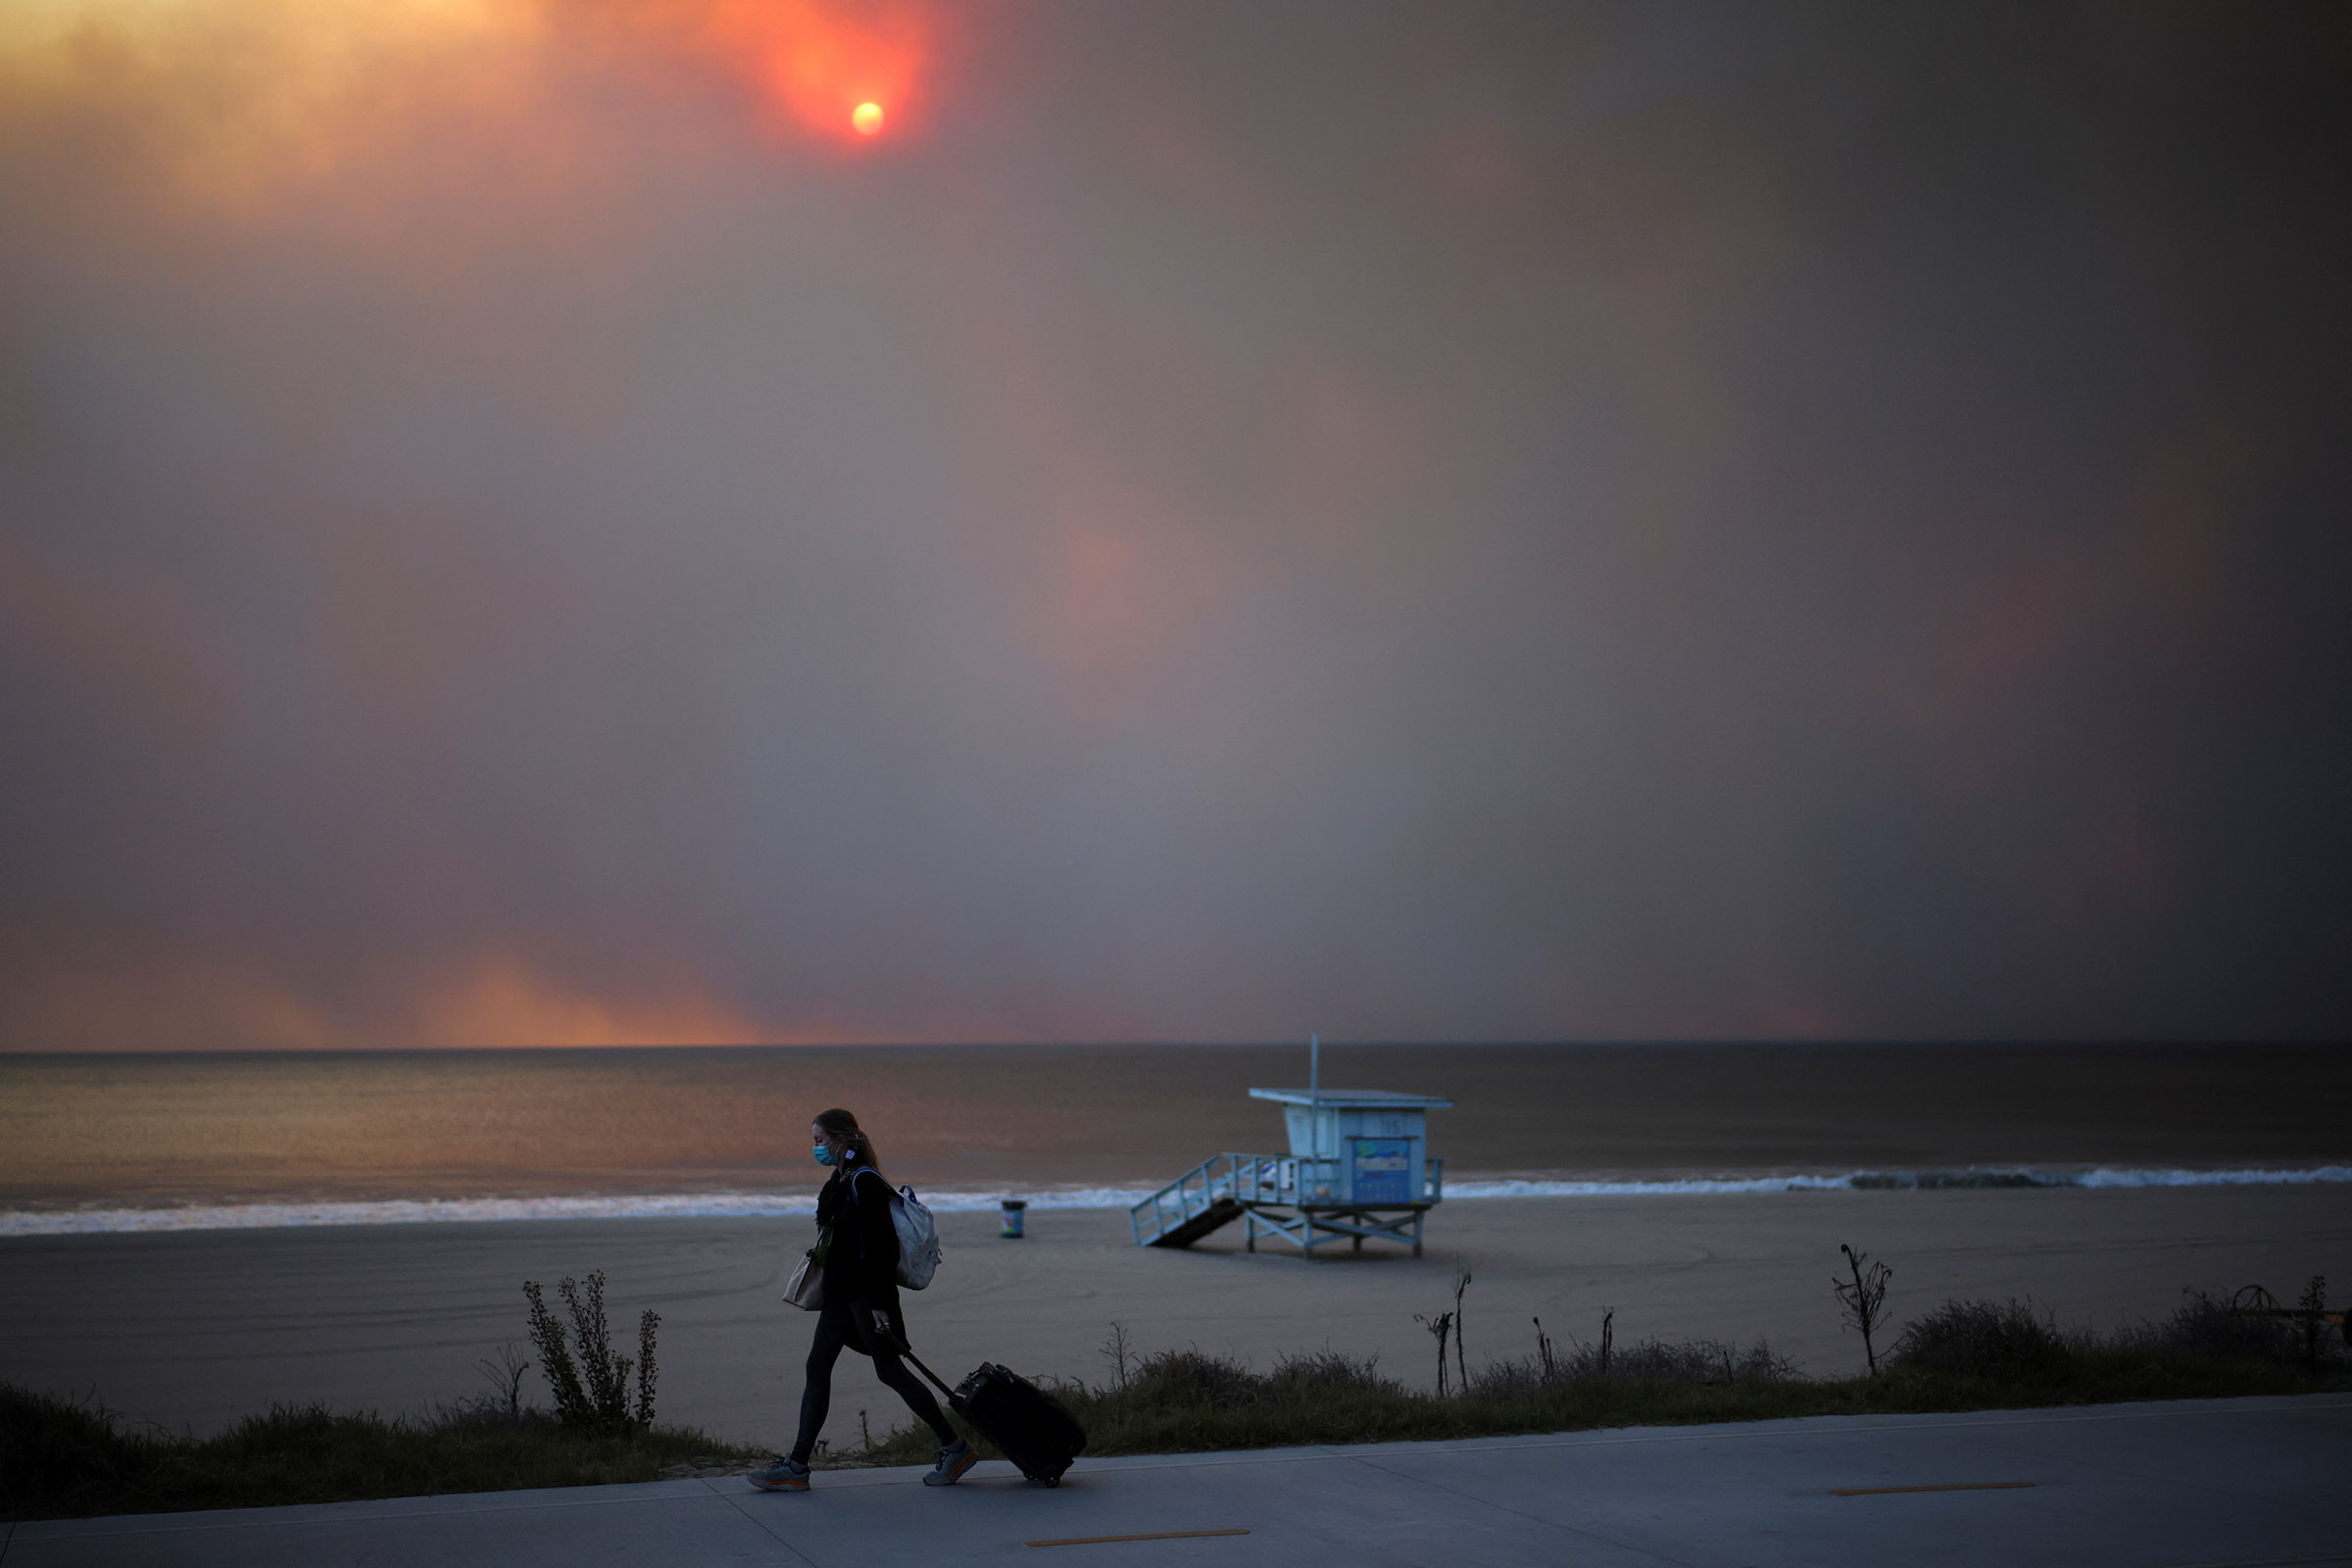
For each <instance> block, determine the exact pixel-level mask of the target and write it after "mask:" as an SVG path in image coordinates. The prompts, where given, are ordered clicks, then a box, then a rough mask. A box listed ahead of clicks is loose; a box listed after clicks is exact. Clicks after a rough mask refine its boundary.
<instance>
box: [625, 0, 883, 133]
mask: <svg viewBox="0 0 2352 1568" xmlns="http://www.w3.org/2000/svg"><path fill="white" fill-rule="evenodd" d="M665 9H670V10H672V13H673V15H674V14H683V15H684V16H685V17H695V16H696V15H697V14H698V13H699V21H700V23H701V26H700V28H699V30H700V31H701V33H702V36H703V37H704V38H705V39H706V40H708V42H709V43H710V45H711V46H712V47H713V48H714V49H716V50H717V52H718V53H720V54H721V56H722V57H723V58H725V59H726V60H727V61H728V62H729V63H730V64H732V65H734V66H735V67H736V69H737V70H739V71H741V72H743V73H745V74H747V75H748V76H750V77H751V79H752V80H753V81H754V82H756V83H757V84H758V85H759V86H760V88H761V90H762V91H764V92H765V93H766V95H767V97H768V98H769V100H770V101H771V102H773V103H774V104H775V105H776V106H777V107H778V108H781V109H783V110H785V111H786V112H787V113H788V114H790V115H791V116H792V117H793V118H794V119H795V120H797V121H798V122H800V123H801V124H802V125H803V126H804V127H806V128H808V129H810V130H814V131H817V132H819V133H821V134H824V135H828V136H844V135H847V136H855V137H859V138H862V137H868V136H873V135H876V134H878V133H879V132H880V131H881V129H882V127H883V123H884V118H885V110H884V106H885V105H888V106H889V111H888V112H889V114H891V115H893V116H896V115H899V114H900V112H901V110H902V109H903V108H904V106H905V104H906V103H907V99H908V97H909V96H910V94H911V92H912V89H913V87H914V84H915V82H916V80H917V78H918V77H919V76H920V74H921V73H922V67H923V64H924V59H925V56H926V53H927V51H926V48H925V42H926V40H925V35H924V29H923V27H922V26H921V22H920V17H919V15H918V14H917V13H916V12H915V11H913V10H911V9H908V8H905V7H891V6H867V7H859V8H857V9H852V8H851V7H848V6H845V5H840V4H835V3H829V0H671V5H670V6H669V7H665Z"/></svg>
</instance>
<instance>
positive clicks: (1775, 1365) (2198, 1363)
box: [862, 1299, 2352, 1464]
mask: <svg viewBox="0 0 2352 1568" xmlns="http://www.w3.org/2000/svg"><path fill="white" fill-rule="evenodd" d="M2304 1356H2305V1351H2304V1347H2303V1344H2302V1341H2301V1339H2300V1337H2299V1335H2298V1334H2297V1333H2296V1332H2295V1331H2294V1330H2292V1329H2291V1328H2289V1327H2288V1326H2286V1325H2284V1324H2280V1323H2277V1322H2268V1321H2264V1320H2261V1319H2249V1318H2241V1317H2232V1316H2230V1315H2229V1312H2228V1310H2227V1309H2226V1308H2224V1307H2222V1306H2220V1305H2218V1304H2216V1303H2213V1302H2210V1301H2206V1300H2204V1299H2191V1300H2189V1301H2188V1302H2186V1303H2185V1304H2183V1305H2182V1306H2181V1307H2180V1309H2179V1310H2177V1311H2176V1312H2175V1313H2174V1314H2173V1315H2172V1316H2171V1317H2170V1318H2168V1319H2167V1320H2166V1321H2164V1322H2163V1323H2160V1324H2141V1325H2137V1326H2135V1327H2132V1328H2129V1329H2125V1330H2121V1331H2117V1332H2114V1333H2109V1334H2097V1333H2092V1332H2090V1331H2086V1330H2085V1331H2066V1330H2061V1329H2059V1328H2057V1327H2056V1326H2054V1325H2053V1324H2052V1323H2051V1322H2050V1321H2049V1318H2048V1316H2047V1314H2046V1313H2041V1312H2037V1311H2036V1310H2035V1309H2034V1307H2033V1306H2032V1304H2031V1303H2027V1302H2019V1301H2010V1302H1989V1301H1954V1302H1948V1303H1946V1304H1945V1305H1944V1306H1942V1307H1939V1308H1937V1309H1936V1311H1934V1312H1931V1313H1929V1314H1928V1315H1927V1316H1926V1317H1923V1318H1921V1319H1919V1320H1918V1321H1916V1322H1914V1323H1912V1324H1911V1325H1910V1326H1909V1327H1908V1328H1906V1329H1905V1330H1904V1331H1903V1334H1902V1336H1901V1337H1900V1338H1899V1339H1898V1340H1897V1341H1896V1343H1895V1346H1894V1348H1893V1349H1892V1350H1891V1351H1890V1352H1883V1353H1882V1358H1881V1368H1882V1369H1881V1371H1880V1372H1879V1374H1878V1375H1877V1376H1876V1377H1869V1376H1865V1377H1854V1378H1808V1377H1803V1376H1800V1375H1799V1374H1797V1373H1796V1372H1795V1371H1794V1369H1793V1368H1792V1367H1791V1366H1790V1365H1789V1362H1788V1361H1787V1360H1786V1359H1784V1358H1783V1357H1781V1356H1779V1355H1776V1354H1775V1353H1774V1352H1773V1351H1772V1349H1771V1348H1769V1347H1768V1346H1766V1345H1764V1344H1763V1343H1762V1342H1758V1343H1756V1344H1753V1345H1749V1346H1745V1347H1741V1346H1735V1345H1727V1344H1724V1343H1721V1342H1717V1341H1708V1340H1691V1341H1681V1342H1671V1343H1670V1342H1666V1341H1660V1340H1654V1339H1653V1340H1644V1341H1641V1342H1638V1343H1635V1344H1632V1345H1620V1346H1615V1347H1613V1348H1604V1347H1603V1346H1601V1345H1580V1346H1575V1347H1572V1348H1569V1349H1567V1350H1566V1351H1558V1350H1557V1349H1556V1348H1555V1347H1553V1346H1552V1345H1551V1344H1550V1343H1549V1342H1548V1341H1540V1342H1539V1347H1538V1351H1537V1353H1536V1354H1534V1355H1531V1356H1527V1357H1524V1358H1521V1359H1516V1360H1500V1361H1490V1362H1489V1363H1488V1364H1487V1365H1486V1366H1485V1367H1484V1368H1482V1369H1480V1370H1478V1371H1476V1372H1473V1373H1472V1374H1471V1375H1470V1377H1469V1379H1468V1387H1467V1389H1466V1390H1464V1392H1462V1393H1459V1394H1453V1395H1446V1396H1441V1395H1436V1394H1430V1393H1425V1392H1422V1391H1420V1390H1416V1389H1409V1388H1406V1387H1405V1386H1404V1385H1403V1384H1402V1383H1400V1382H1399V1381H1397V1379H1395V1378H1392V1377H1390V1376H1388V1375H1386V1374H1385V1373H1384V1372H1383V1371H1382V1370H1381V1368H1380V1367H1379V1365H1378V1363H1377V1361H1376V1360H1374V1359H1369V1358H1359V1357H1354V1356H1348V1355H1342V1354H1338V1353H1336V1352H1329V1351H1326V1352H1322V1353H1318V1354H1312V1355H1299V1356H1291V1357H1288V1358H1286V1359H1284V1360H1282V1361H1279V1362H1277V1363H1276V1364H1275V1365H1274V1366H1273V1367H1272V1368H1270V1369H1268V1370H1266V1371H1262V1372H1260V1371H1256V1370H1253V1369H1251V1368H1250V1367H1248V1366H1246V1365H1244V1364H1242V1363H1240V1362H1237V1361H1233V1360H1230V1359H1227V1358H1224V1357H1219V1356H1211V1355H1205V1354H1203V1353H1201V1351H1199V1350H1197V1349H1183V1350H1163V1351H1161V1352H1159V1353H1157V1354H1153V1355H1147V1356H1144V1357H1142V1358H1141V1359H1140V1360H1138V1361H1136V1362H1135V1364H1134V1365H1133V1367H1132V1368H1131V1369H1128V1370H1127V1371H1126V1373H1125V1376H1124V1380H1123V1382H1117V1381H1114V1382H1113V1383H1111V1384H1110V1385H1108V1386H1106V1387H1103V1388H1092V1387H1089V1386H1087V1385H1085V1384H1082V1383H1076V1382H1059V1383H1054V1384H1052V1385H1050V1386H1051V1387H1053V1389H1054V1393H1055V1394H1056V1395H1057V1396H1058V1397H1060V1399H1061V1400H1062V1402H1063V1403H1065V1404H1067V1405H1068V1406H1069V1407H1070V1411H1071V1413H1072V1414H1073V1415H1075V1416H1077V1417H1078V1420H1079V1422H1080V1423H1081V1424H1082V1425H1083V1426H1084V1427H1085V1428H1086V1432H1087V1440H1088V1441H1087V1450H1086V1451H1087V1452H1088V1453H1089V1454H1090V1455H1096V1456H1101V1455H1105V1454H1118V1453H1182V1452H1195V1451H1201V1450H1206V1449H1220V1448H1256V1447H1276V1446H1294V1445H1304V1444H1353V1443H1389V1442H1401V1441H1420V1440H1433V1439H1446V1438H1479V1437H1506V1436H1515V1435H1518V1434H1523V1433H1530V1432H1567V1431H1578V1430H1591V1429H1594V1428H1602V1427H1621V1426H1676V1425H1685V1424H1689V1423H1693V1422H1707V1421H1763V1420H1772V1419H1777V1418H1781V1417H1788V1416H1814V1415H1864V1414H1892V1413H1918V1412H1928V1411H1954V1410H1988V1409H2023V1408H2033V1407H2036V1406H2044V1405H2062V1404H2105V1403H2113V1402H2120V1401H2130V1400H2138V1399H2205V1398H2229V1397H2240V1396H2245V1395H2257V1394H2314V1393H2322V1392H2327V1391H2338V1390H2344V1389H2347V1388H2352V1375H2348V1369H2347V1364H2346V1362H2345V1359H2344V1358H2343V1356H2342V1355H2341V1354H2330V1355H2329V1356H2327V1358H2325V1359H2323V1360H2322V1361H2321V1363H2320V1364H2319V1366H2318V1368H2317V1369H2316V1370H2314V1369H2312V1368H2310V1367H2308V1366H2306V1364H2305V1359H2304ZM975 1436H976V1434H975ZM932 1446H933V1440H932V1438H931V1435H930V1433H929V1432H928V1431H926V1430H924V1429H921V1428H919V1427H917V1428H912V1429H909V1430H906V1431H901V1432H898V1433H894V1434H893V1435H892V1436H891V1437H889V1438H888V1439H886V1440H884V1441H883V1442H881V1443H879V1444H877V1445H875V1446H874V1447H873V1449H872V1450H871V1451H870V1453H869V1454H867V1455H864V1456H862V1457H864V1459H865V1460H866V1462H870V1463H875V1464H920V1463H925V1462H928V1461H929V1460H930V1458H931V1457H932ZM981 1447H982V1451H983V1452H984V1453H986V1454H990V1455H992V1456H993V1454H994V1450H993V1449H991V1448H989V1447H988V1446H987V1445H985V1444H982V1445H981Z"/></svg>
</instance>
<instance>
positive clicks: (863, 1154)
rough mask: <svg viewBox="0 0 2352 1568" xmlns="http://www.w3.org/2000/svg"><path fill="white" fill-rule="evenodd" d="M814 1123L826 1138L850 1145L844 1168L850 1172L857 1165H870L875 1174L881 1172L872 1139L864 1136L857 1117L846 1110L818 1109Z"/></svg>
mask: <svg viewBox="0 0 2352 1568" xmlns="http://www.w3.org/2000/svg"><path fill="white" fill-rule="evenodd" d="M816 1124H817V1125H818V1126H819V1127H822V1128H823V1129H824V1130H825V1135H826V1136H827V1137H828V1138H837V1139H840V1140H841V1141H843V1142H844V1143H847V1144H848V1145H849V1146H850V1164H849V1166H847V1167H845V1168H846V1169H848V1170H850V1171H851V1173H852V1174H855V1173H856V1167H858V1166H859V1165H868V1166H871V1167H872V1168H873V1169H874V1171H875V1172H876V1173H877V1174H879V1173H880V1172H881V1169H882V1161H881V1160H879V1159H878V1158H876V1157H875V1155H874V1141H873V1140H872V1139H870V1138H868V1137H866V1136H865V1129H864V1128H862V1127H860V1126H858V1118H857V1117H855V1116H853V1115H851V1114H850V1113H849V1112H848V1111H846V1110H839V1109H835V1110H820V1111H818V1112H817V1113H816ZM885 1179H886V1180H887V1178H885Z"/></svg>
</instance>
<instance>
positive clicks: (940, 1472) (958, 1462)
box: [801, 1438, 980, 1487]
mask: <svg viewBox="0 0 2352 1568" xmlns="http://www.w3.org/2000/svg"><path fill="white" fill-rule="evenodd" d="M979 1462H980V1456H979V1455H978V1454H976V1453H974V1452H973V1451H972V1446H971V1445H970V1444H969V1443H967V1442H965V1441H964V1440H963V1439H962V1438H957V1439H956V1441H955V1442H954V1443H951V1444H949V1445H948V1446H946V1447H944V1448H942V1449H940V1450H939V1463H938V1464H936V1465H934V1466H933V1467H932V1469H931V1472H930V1473H929V1474H928V1475H926V1476H924V1477H923V1485H924V1486H926V1487H952V1486H954V1485H955V1484H956V1482H957V1481H959V1480H961V1479H962V1478H963V1473H964V1472H965V1471H966V1470H969V1469H970V1468H971V1467H972V1466H974V1465H976V1464H978V1463H979ZM808 1484H809V1483H807V1482H806V1481H804V1482H802V1483H801V1485H803V1486H807V1485H808Z"/></svg>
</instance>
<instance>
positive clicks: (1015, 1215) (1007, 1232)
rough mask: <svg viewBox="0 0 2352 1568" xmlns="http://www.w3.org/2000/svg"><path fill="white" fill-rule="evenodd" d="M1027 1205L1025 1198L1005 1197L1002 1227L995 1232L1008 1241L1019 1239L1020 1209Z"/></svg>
mask: <svg viewBox="0 0 2352 1568" xmlns="http://www.w3.org/2000/svg"><path fill="white" fill-rule="evenodd" d="M1028 1206H1029V1201H1028V1200H1026V1199H1022V1198H1007V1199H1006V1200H1005V1228H1004V1229H1003V1230H1002V1231H999V1232H998V1233H997V1234H998V1235H1000V1236H1002V1237H1004V1238H1005V1240H1006V1241H1008V1242H1017V1241H1019V1240H1020V1239H1021V1210H1023V1209H1025V1208H1027V1207H1028Z"/></svg>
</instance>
